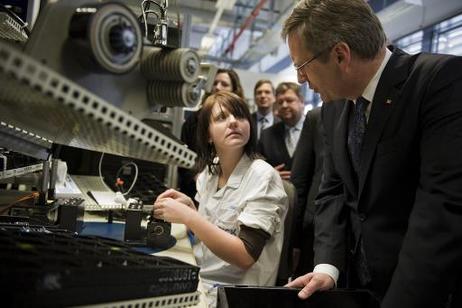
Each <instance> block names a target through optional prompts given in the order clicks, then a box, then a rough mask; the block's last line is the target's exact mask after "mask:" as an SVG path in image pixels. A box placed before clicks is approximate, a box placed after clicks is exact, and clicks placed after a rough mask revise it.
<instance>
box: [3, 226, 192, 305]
mask: <svg viewBox="0 0 462 308" xmlns="http://www.w3.org/2000/svg"><path fill="white" fill-rule="evenodd" d="M0 242H1V243H2V249H1V250H0V259H1V260H2V266H0V286H1V288H2V294H4V296H3V297H2V300H3V302H4V303H6V305H7V306H11V307H30V306H34V307H35V306H39V307H64V306H65V307H67V306H81V305H91V304H98V303H108V302H114V301H126V300H130V299H131V300H135V299H143V298H152V297H157V296H167V295H171V296H173V295H176V294H185V293H191V292H195V291H196V290H197V284H198V280H199V268H198V267H196V266H193V265H190V264H187V263H184V262H181V261H178V260H175V259H172V258H168V257H156V256H152V255H147V254H144V253H141V252H138V251H135V250H133V249H131V248H130V246H129V245H127V244H126V243H124V242H121V241H117V240H110V239H106V238H102V237H97V236H79V235H77V234H76V233H73V232H66V231H62V230H55V229H52V228H43V227H40V228H37V227H33V226H31V227H26V226H23V225H21V226H14V225H11V224H9V225H6V226H5V225H1V226H0ZM25 282H26V283H27V287H26V288H25V287H24V283H25ZM109 282H110V283H109ZM193 298H194V299H193ZM173 300H174V299H172V301H173ZM183 300H184V299H183ZM197 302H198V297H197V296H192V297H191V299H190V300H185V302H183V303H182V304H184V305H187V304H188V303H189V304H193V303H197ZM165 303H166V302H165ZM165 303H164V304H165ZM108 306H110V307H113V306H112V305H108ZM128 306H132V307H135V305H126V306H125V307H128ZM178 306H179V305H178ZM118 307H121V306H118Z"/></svg>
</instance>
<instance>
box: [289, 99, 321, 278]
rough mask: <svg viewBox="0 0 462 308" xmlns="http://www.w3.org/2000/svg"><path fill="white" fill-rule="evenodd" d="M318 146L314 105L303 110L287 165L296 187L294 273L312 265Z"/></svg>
mask: <svg viewBox="0 0 462 308" xmlns="http://www.w3.org/2000/svg"><path fill="white" fill-rule="evenodd" d="M322 148H323V142H322V133H321V107H317V108H314V109H313V110H311V111H309V112H308V113H307V114H306V118H305V122H304V123H303V128H302V132H301V134H300V139H299V142H298V145H297V149H296V150H295V153H294V156H293V161H292V168H291V176H290V180H291V182H292V183H293V184H294V186H295V188H296V190H297V205H296V207H295V210H294V224H295V228H294V232H293V237H292V245H293V248H294V264H295V265H296V267H295V271H294V275H295V276H300V275H302V274H305V273H307V272H309V271H311V270H312V269H313V258H314V253H313V240H314V225H313V218H314V213H315V205H314V199H315V198H316V196H317V194H318V189H319V184H320V182H321V175H322Z"/></svg>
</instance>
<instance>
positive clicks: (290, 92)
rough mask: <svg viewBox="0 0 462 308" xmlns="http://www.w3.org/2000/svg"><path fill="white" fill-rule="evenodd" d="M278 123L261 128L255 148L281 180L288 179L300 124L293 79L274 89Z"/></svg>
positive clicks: (298, 96) (300, 107) (299, 97)
mask: <svg viewBox="0 0 462 308" xmlns="http://www.w3.org/2000/svg"><path fill="white" fill-rule="evenodd" d="M276 104H277V105H278V110H279V117H280V119H281V122H278V123H276V124H274V125H273V126H271V127H270V128H267V129H265V130H264V131H262V133H261V136H260V140H259V141H258V146H257V151H258V152H259V153H260V154H262V155H263V156H264V157H265V158H266V161H267V162H268V163H269V164H270V165H272V166H273V167H274V168H275V169H276V170H277V171H279V174H280V175H281V177H282V179H284V180H290V169H291V167H292V156H293V154H294V152H295V148H296V146H297V143H298V140H299V137H300V133H301V131H302V127H303V121H304V119H305V116H304V113H303V111H304V103H303V96H302V94H301V92H300V86H299V85H298V84H296V83H294V82H283V83H281V84H279V85H278V86H277V88H276Z"/></svg>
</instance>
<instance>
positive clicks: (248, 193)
mask: <svg viewBox="0 0 462 308" xmlns="http://www.w3.org/2000/svg"><path fill="white" fill-rule="evenodd" d="M198 120H199V121H198V136H197V137H198V138H197V146H198V155H199V157H198V166H199V168H201V170H202V172H201V173H200V174H199V176H198V179H197V194H196V201H197V202H198V203H199V204H200V207H199V210H197V209H196V207H195V204H194V202H193V201H192V199H191V198H189V197H188V196H186V195H185V194H183V193H180V192H178V191H176V190H174V189H170V190H167V191H166V192H164V193H163V194H161V195H159V197H158V198H157V200H156V202H155V203H154V216H155V217H156V218H159V219H163V220H166V221H169V222H174V223H182V224H185V225H186V226H187V227H188V228H189V229H190V230H191V231H192V232H194V234H195V236H196V238H197V240H198V241H197V243H196V244H195V245H194V255H195V257H196V260H197V263H198V265H199V266H200V267H201V271H200V275H201V279H202V283H203V285H204V289H205V294H206V296H207V301H208V303H209V306H212V307H213V306H215V302H216V286H217V285H218V284H245V285H262V286H265V285H266V286H271V285H274V284H275V282H276V276H277V272H278V264H279V258H280V255H281V249H282V244H283V233H284V219H285V216H286V212H287V206H288V205H287V202H288V201H287V195H286V193H285V191H284V187H283V183H282V180H281V177H280V176H279V174H278V172H277V171H276V170H275V169H274V168H272V167H271V166H270V165H269V164H268V163H266V162H265V161H263V160H261V159H258V155H257V154H256V152H255V146H254V144H255V143H254V141H253V140H252V139H253V134H251V132H252V129H253V127H252V124H251V118H250V112H249V109H248V107H247V105H246V103H245V102H244V100H243V99H242V98H240V97H239V96H237V95H235V94H233V93H229V92H226V91H220V92H217V93H215V94H211V95H210V96H209V97H208V98H207V99H206V100H205V102H204V104H203V107H202V110H201V112H200V113H199V119H198Z"/></svg>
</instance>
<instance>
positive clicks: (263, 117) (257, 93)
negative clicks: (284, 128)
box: [252, 79, 280, 142]
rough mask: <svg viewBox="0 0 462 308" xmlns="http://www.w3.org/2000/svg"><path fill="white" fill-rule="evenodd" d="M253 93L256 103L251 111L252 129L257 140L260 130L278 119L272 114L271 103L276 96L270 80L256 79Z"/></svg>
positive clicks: (272, 103)
mask: <svg viewBox="0 0 462 308" xmlns="http://www.w3.org/2000/svg"><path fill="white" fill-rule="evenodd" d="M253 94H254V98H255V104H256V105H257V111H255V112H254V113H252V121H253V122H254V124H255V128H256V129H255V130H254V134H256V138H254V140H256V141H257V142H258V140H259V139H260V136H261V132H262V131H263V130H264V129H265V128H268V127H270V126H272V125H273V124H275V123H277V122H279V121H280V120H279V118H278V117H276V116H274V114H273V105H274V102H275V101H276V98H275V96H274V87H273V83H272V82H271V81H270V80H266V79H261V80H259V81H257V83H256V84H255V87H254V91H253Z"/></svg>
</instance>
